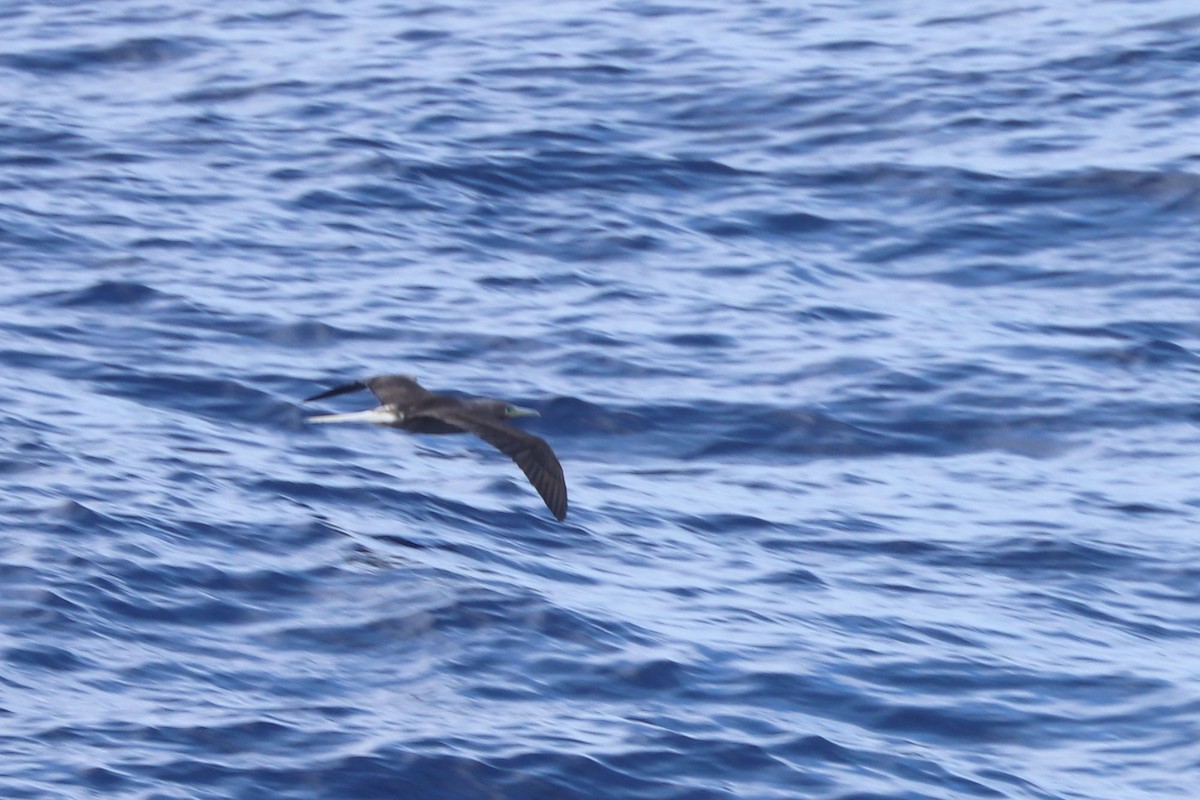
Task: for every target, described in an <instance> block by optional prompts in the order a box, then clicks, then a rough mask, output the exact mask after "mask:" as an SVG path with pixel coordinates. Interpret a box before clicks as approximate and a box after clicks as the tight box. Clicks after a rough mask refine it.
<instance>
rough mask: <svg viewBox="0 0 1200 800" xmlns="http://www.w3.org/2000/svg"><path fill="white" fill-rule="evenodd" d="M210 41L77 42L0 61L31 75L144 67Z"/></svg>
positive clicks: (178, 58) (173, 59) (180, 56)
mask: <svg viewBox="0 0 1200 800" xmlns="http://www.w3.org/2000/svg"><path fill="white" fill-rule="evenodd" d="M209 44H210V42H209V41H208V40H206V39H201V38H198V37H183V36H175V37H170V38H162V37H144V38H132V39H125V40H122V41H119V42H115V43H113V44H109V45H77V46H74V47H59V48H52V49H40V50H31V51H27V52H24V53H6V54H0V64H3V65H4V66H6V67H9V68H10V69H15V70H20V71H23V72H30V73H33V74H35V75H59V76H61V75H64V74H70V73H78V72H87V71H91V70H109V69H118V70H119V69H147V68H153V67H159V66H162V65H164V64H171V63H174V62H177V61H182V60H184V59H187V58H190V57H191V56H193V55H195V54H197V53H200V52H202V51H203V50H205V49H207V47H208V46H209Z"/></svg>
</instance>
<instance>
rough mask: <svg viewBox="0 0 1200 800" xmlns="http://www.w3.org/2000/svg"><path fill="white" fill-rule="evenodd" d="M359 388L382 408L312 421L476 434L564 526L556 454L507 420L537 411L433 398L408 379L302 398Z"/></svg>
mask: <svg viewBox="0 0 1200 800" xmlns="http://www.w3.org/2000/svg"><path fill="white" fill-rule="evenodd" d="M361 389H370V390H371V393H372V394H374V395H375V396H376V397H377V398H379V402H380V404H381V405H380V406H379V408H373V409H370V410H368V411H354V412H351V413H349V414H323V415H321V416H316V417H309V418H308V421H309V422H373V423H376V424H378V425H389V426H391V427H393V428H403V429H404V430H406V431H411V432H412V433H473V434H475V435H476V436H478V437H479V438H480V439H483V440H484V441H485V442H487V443H488V444H490V445H491V446H492V447H495V448H496V449H497V450H499V451H500V452H501V453H504V454H505V455H506V456H508V457H509V458H511V459H512V460H513V461H515V462H516V463H517V466H518V467H520V468H521V471H522V472H524V473H525V477H527V478H529V482H530V483H531V484H533V488H534V489H537V492H538V494H540V495H541V496H542V499H543V500H545V501H546V507H547V508H549V509H550V513H551V514H553V515H554V516H555V518H556V519H558V520H559V521H562V520H563V519H564V518H565V517H566V516H567V482H566V480H565V479H564V478H563V471H562V465H561V464H559V463H558V458H557V457H555V455H554V451H553V450H551V449H550V445H548V444H546V442H545V440H544V439H539V438H538V437H537V436H534V435H533V434H532V433H526V432H525V431H523V430H520V429H519V428H514V427H513V426H512V425H509V424H508V423H507V422H506V421H505V420H508V419H512V418H513V417H528V416H535V417H536V416H538V412H536V411H534V410H533V409H531V408H521V407H520V406H515V405H513V404H512V403H508V402H505V401H504V400H490V399H487V398H483V397H469V398H459V397H451V396H449V395H444V394H435V393H434V392H431V391H429V390H428V389H425V388H424V387H422V386H421V385H420V384H418V383H417V381H416V379H415V378H413V377H411V376H409V375H380V376H378V377H375V378H367V379H366V380H363V381H355V382H354V383H347V384H345V385H343V386H335V387H334V388H332V389H329V390H327V391H324V392H321V393H319V394H314V395H313V396H312V397H306V398H304V402H306V403H307V402H309V401H312V400H324V399H325V398H326V397H336V396H338V395H340V394H349V393H350V392H357V391H359V390H361Z"/></svg>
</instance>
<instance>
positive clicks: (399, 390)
mask: <svg viewBox="0 0 1200 800" xmlns="http://www.w3.org/2000/svg"><path fill="white" fill-rule="evenodd" d="M363 389H370V390H371V393H372V394H374V395H375V396H376V397H377V398H379V402H380V404H381V405H385V406H404V407H410V406H412V405H413V404H414V403H416V402H417V401H419V400H424V399H425V398H427V397H428V396H429V394H430V393H429V392H428V391H427V390H426V389H424V388H423V387H422V386H421V385H420V384H419V383H417V382H416V380H414V379H413V378H411V377H409V376H408V375H379V376H377V377H374V378H367V379H366V380H365V381H355V382H354V383H346V384H343V385H341V386H335V387H333V388H332V389H327V390H325V391H323V392H320V393H319V394H314V395H313V396H312V397H306V398H304V402H306V403H308V402H311V401H313V400H324V399H325V398H327V397H337V396H338V395H342V394H350V393H351V392H357V391H361V390H363Z"/></svg>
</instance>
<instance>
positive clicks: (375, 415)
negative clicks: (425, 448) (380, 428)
mask: <svg viewBox="0 0 1200 800" xmlns="http://www.w3.org/2000/svg"><path fill="white" fill-rule="evenodd" d="M398 421H399V417H398V416H397V414H396V412H394V411H389V410H388V409H386V408H372V409H370V410H369V411H351V412H350V413H348V414H320V415H318V416H315V417H308V418H307V419H306V420H305V422H374V423H375V424H377V425H392V424H394V423H396V422H398Z"/></svg>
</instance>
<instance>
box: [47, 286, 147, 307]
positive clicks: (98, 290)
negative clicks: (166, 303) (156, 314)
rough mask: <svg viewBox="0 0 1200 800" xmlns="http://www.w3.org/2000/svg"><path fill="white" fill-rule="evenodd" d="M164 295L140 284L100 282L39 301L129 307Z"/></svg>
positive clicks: (49, 295) (57, 303) (56, 303)
mask: <svg viewBox="0 0 1200 800" xmlns="http://www.w3.org/2000/svg"><path fill="white" fill-rule="evenodd" d="M164 297H165V295H163V294H161V293H160V292H158V291H156V290H154V289H153V288H151V287H149V286H146V285H145V284H142V283H131V282H126V281H100V282H99V283H95V284H92V285H91V286H88V287H87V288H84V289H78V290H76V291H72V292H56V293H53V294H48V295H42V296H41V297H40V298H39V299H44V300H48V301H50V302H52V303H53V304H54V305H60V306H65V307H68V308H73V307H80V306H130V305H141V304H143V303H149V302H152V301H154V300H159V299H163V298H164Z"/></svg>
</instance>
